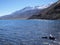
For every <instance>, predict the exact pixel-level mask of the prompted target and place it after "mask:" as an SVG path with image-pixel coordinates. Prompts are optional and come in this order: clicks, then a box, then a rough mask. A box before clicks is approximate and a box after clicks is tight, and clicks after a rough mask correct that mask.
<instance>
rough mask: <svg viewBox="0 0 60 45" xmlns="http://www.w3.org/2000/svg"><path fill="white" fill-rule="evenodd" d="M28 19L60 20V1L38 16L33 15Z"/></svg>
mask: <svg viewBox="0 0 60 45" xmlns="http://www.w3.org/2000/svg"><path fill="white" fill-rule="evenodd" d="M28 19H49V20H56V19H60V0H59V1H57V2H55V3H53V4H52V5H50V6H49V7H47V8H46V9H45V10H43V11H42V12H41V13H40V14H38V15H32V16H31V17H29V18H28Z"/></svg>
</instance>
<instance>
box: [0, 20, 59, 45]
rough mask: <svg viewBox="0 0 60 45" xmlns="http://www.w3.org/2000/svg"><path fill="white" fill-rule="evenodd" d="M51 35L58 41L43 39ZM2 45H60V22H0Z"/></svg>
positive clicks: (0, 42) (0, 44) (0, 43)
mask: <svg viewBox="0 0 60 45" xmlns="http://www.w3.org/2000/svg"><path fill="white" fill-rule="evenodd" d="M50 34H52V35H53V36H54V37H55V38H56V40H54V41H53V40H49V39H42V38H41V37H43V36H49V35H50ZM0 45H60V21H59V20H0Z"/></svg>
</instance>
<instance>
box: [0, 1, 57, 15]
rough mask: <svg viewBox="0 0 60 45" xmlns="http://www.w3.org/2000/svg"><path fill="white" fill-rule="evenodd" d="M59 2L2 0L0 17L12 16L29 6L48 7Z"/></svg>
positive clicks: (0, 2)
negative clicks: (13, 13) (11, 14)
mask: <svg viewBox="0 0 60 45" xmlns="http://www.w3.org/2000/svg"><path fill="white" fill-rule="evenodd" d="M56 1H57V0H0V16H4V15H7V14H10V13H12V12H14V11H17V10H20V9H22V8H24V7H28V6H42V5H48V4H50V3H52V2H56Z"/></svg>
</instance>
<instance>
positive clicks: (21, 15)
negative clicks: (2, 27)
mask: <svg viewBox="0 0 60 45" xmlns="http://www.w3.org/2000/svg"><path fill="white" fill-rule="evenodd" d="M41 10H43V9H41V8H39V6H35V7H25V8H23V9H21V10H18V11H16V12H13V13H12V14H10V15H6V16H2V17H0V19H28V18H29V17H31V16H32V15H38V14H39V13H40V12H41Z"/></svg>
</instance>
